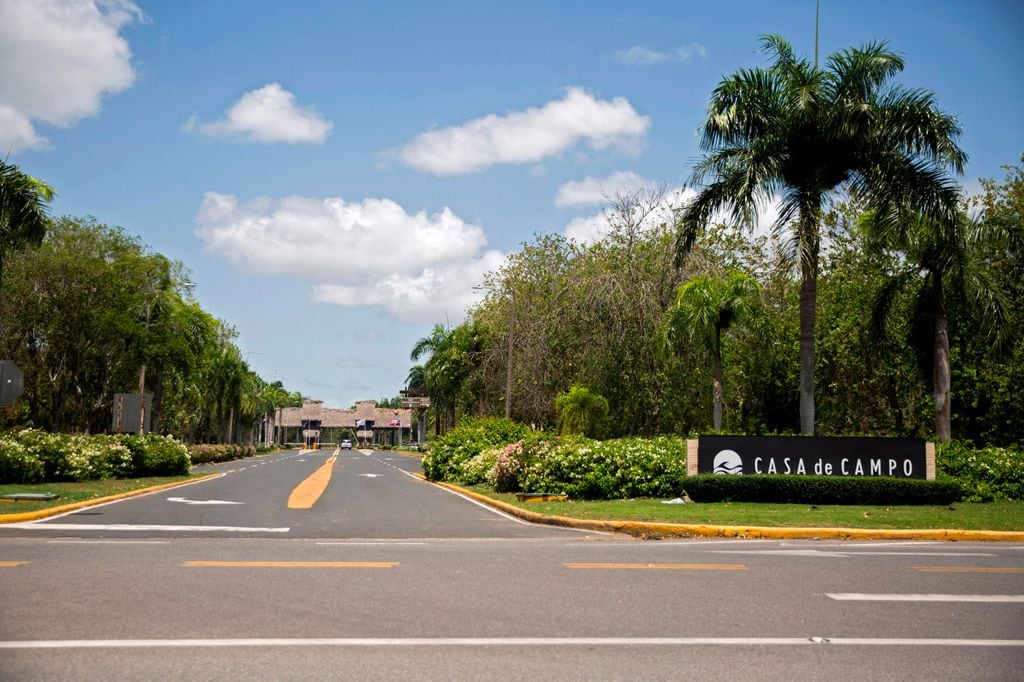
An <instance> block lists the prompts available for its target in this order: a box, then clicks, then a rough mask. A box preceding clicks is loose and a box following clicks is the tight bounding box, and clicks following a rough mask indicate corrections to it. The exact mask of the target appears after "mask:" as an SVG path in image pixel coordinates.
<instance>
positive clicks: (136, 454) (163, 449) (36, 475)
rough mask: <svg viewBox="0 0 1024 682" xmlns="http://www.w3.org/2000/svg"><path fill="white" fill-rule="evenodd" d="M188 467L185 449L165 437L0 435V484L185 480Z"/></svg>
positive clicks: (32, 431) (30, 431)
mask: <svg viewBox="0 0 1024 682" xmlns="http://www.w3.org/2000/svg"><path fill="white" fill-rule="evenodd" d="M191 466H192V464H191V462H190V460H189V454H188V450H187V449H186V448H185V446H184V445H182V444H181V443H180V442H178V441H176V440H175V439H173V438H169V437H166V436H157V435H153V434H149V435H145V436H131V435H117V436H82V435H68V434H61V433H47V432H45V431H39V430H35V429H23V430H20V431H12V432H10V433H6V434H0V483H43V482H51V481H91V480H96V479H104V478H141V477H148V476H184V475H187V474H188V473H189V470H190V468H191Z"/></svg>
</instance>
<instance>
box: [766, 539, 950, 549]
mask: <svg viewBox="0 0 1024 682" xmlns="http://www.w3.org/2000/svg"><path fill="white" fill-rule="evenodd" d="M815 544H819V543H815ZM937 544H939V542H938V541H937V540H900V541H899V542H850V543H846V542H844V543H842V546H843V547H844V548H848V547H922V546H924V545H937ZM782 546H783V547H806V546H807V543H806V542H803V543H794V542H782ZM826 546H829V545H826ZM832 546H838V545H832Z"/></svg>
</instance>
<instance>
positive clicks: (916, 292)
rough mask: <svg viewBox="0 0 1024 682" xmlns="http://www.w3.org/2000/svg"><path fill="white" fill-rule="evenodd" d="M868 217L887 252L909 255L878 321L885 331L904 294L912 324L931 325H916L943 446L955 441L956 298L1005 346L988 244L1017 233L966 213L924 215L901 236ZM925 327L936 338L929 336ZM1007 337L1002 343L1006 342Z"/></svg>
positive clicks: (1001, 297) (883, 294)
mask: <svg viewBox="0 0 1024 682" xmlns="http://www.w3.org/2000/svg"><path fill="white" fill-rule="evenodd" d="M876 218H877V215H876V214H872V213H869V214H866V216H865V220H866V225H867V228H868V230H869V231H870V232H872V233H873V236H874V237H875V239H876V242H877V243H878V244H879V246H880V247H881V248H891V249H894V250H896V251H898V252H899V253H900V254H902V256H903V258H901V259H899V260H898V261H897V262H898V263H899V265H900V267H899V268H898V269H896V270H895V271H894V272H892V273H891V277H890V279H889V280H888V282H887V283H886V284H885V286H884V287H882V289H881V290H880V291H879V294H878V298H877V302H876V308H875V316H874V320H875V322H876V325H877V326H878V328H879V329H880V330H884V328H885V324H886V322H887V321H888V320H889V317H890V312H891V310H892V307H893V302H894V301H895V300H896V294H897V293H898V292H900V291H904V290H910V291H911V292H912V294H911V295H912V303H911V311H910V313H909V314H910V316H911V319H913V320H915V321H918V322H919V323H921V322H923V323H924V324H923V325H922V324H917V325H912V327H911V328H912V329H913V330H914V332H915V333H914V334H913V338H914V339H915V340H916V341H917V345H918V347H921V346H922V345H923V346H924V347H923V348H922V351H923V352H922V355H924V356H928V357H930V359H931V386H932V391H933V396H934V412H935V433H936V435H937V436H938V438H939V439H940V440H942V441H949V440H950V439H951V437H952V430H951V417H952V385H951V365H952V358H951V355H950V324H949V308H950V305H951V304H952V302H953V301H954V300H957V299H960V300H965V301H967V302H968V306H967V307H968V309H969V310H972V311H973V312H974V316H975V318H976V319H977V320H979V321H980V322H981V323H982V325H983V326H982V328H983V329H984V331H985V332H986V333H987V336H988V338H989V339H990V340H991V341H995V342H998V341H1001V340H1002V338H1005V334H1006V332H1007V321H1008V319H1009V317H1010V315H1011V311H1010V307H1009V302H1008V298H1007V292H1005V291H1003V290H1002V288H1001V286H1000V283H999V282H998V280H997V279H995V278H994V277H993V276H992V271H991V268H990V265H989V262H988V261H987V259H985V258H984V257H983V254H984V253H985V251H986V246H987V243H990V242H994V241H998V242H999V243H1000V244H1006V245H1009V243H1008V242H1009V240H1010V239H1012V238H1013V236H1012V234H1011V233H1009V232H1007V231H1004V230H1000V229H999V228H998V226H996V225H994V224H985V223H981V222H977V221H974V220H971V219H970V218H968V217H967V215H966V214H965V213H961V214H959V215H958V216H957V217H956V219H955V220H952V221H948V222H940V221H938V220H935V219H932V218H928V217H926V216H917V217H915V218H913V219H911V220H910V221H908V222H906V223H905V224H903V225H902V227H901V229H900V230H899V231H898V232H895V233H894V232H892V231H888V230H885V229H884V228H883V226H884V224H885V221H880V220H877V219H876ZM922 326H924V327H925V328H926V329H928V330H929V331H930V332H931V333H930V334H928V333H925V334H921V333H920V332H921V331H923V330H922V329H921V327H922ZM1001 337H1002V338H1001Z"/></svg>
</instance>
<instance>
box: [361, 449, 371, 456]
mask: <svg viewBox="0 0 1024 682" xmlns="http://www.w3.org/2000/svg"><path fill="white" fill-rule="evenodd" d="M358 452H361V453H363V454H364V455H366V456H367V457H369V456H370V455H372V454H373V450H359V451H358Z"/></svg>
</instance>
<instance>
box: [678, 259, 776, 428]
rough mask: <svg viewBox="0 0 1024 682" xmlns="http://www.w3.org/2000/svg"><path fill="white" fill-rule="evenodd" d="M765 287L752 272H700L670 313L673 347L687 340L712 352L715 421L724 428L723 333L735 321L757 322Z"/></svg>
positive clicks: (685, 286)
mask: <svg viewBox="0 0 1024 682" xmlns="http://www.w3.org/2000/svg"><path fill="white" fill-rule="evenodd" d="M760 291H761V288H760V286H759V285H758V283H757V282H756V281H755V280H754V279H753V278H752V277H750V276H749V275H746V274H744V273H742V272H737V271H733V272H730V273H729V274H728V275H726V276H725V277H724V278H713V277H710V276H708V275H700V276H698V277H694V278H693V279H691V280H689V281H687V282H684V283H683V284H681V285H680V286H679V290H678V292H676V301H675V304H674V305H673V306H672V307H671V308H669V310H668V313H667V319H666V325H665V332H666V341H667V342H668V344H669V346H670V348H677V347H678V346H679V344H680V342H683V341H687V342H690V343H696V344H699V345H700V346H702V347H703V348H704V349H705V350H706V351H707V352H708V353H709V354H710V355H711V387H712V392H713V394H714V425H715V429H716V430H717V429H721V428H722V406H723V403H724V400H723V391H722V336H723V335H724V334H725V333H726V332H727V331H728V330H729V328H730V327H732V326H733V324H745V323H748V322H757V321H758V320H759V318H760V315H759V309H758V307H757V302H758V298H759V296H760Z"/></svg>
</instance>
